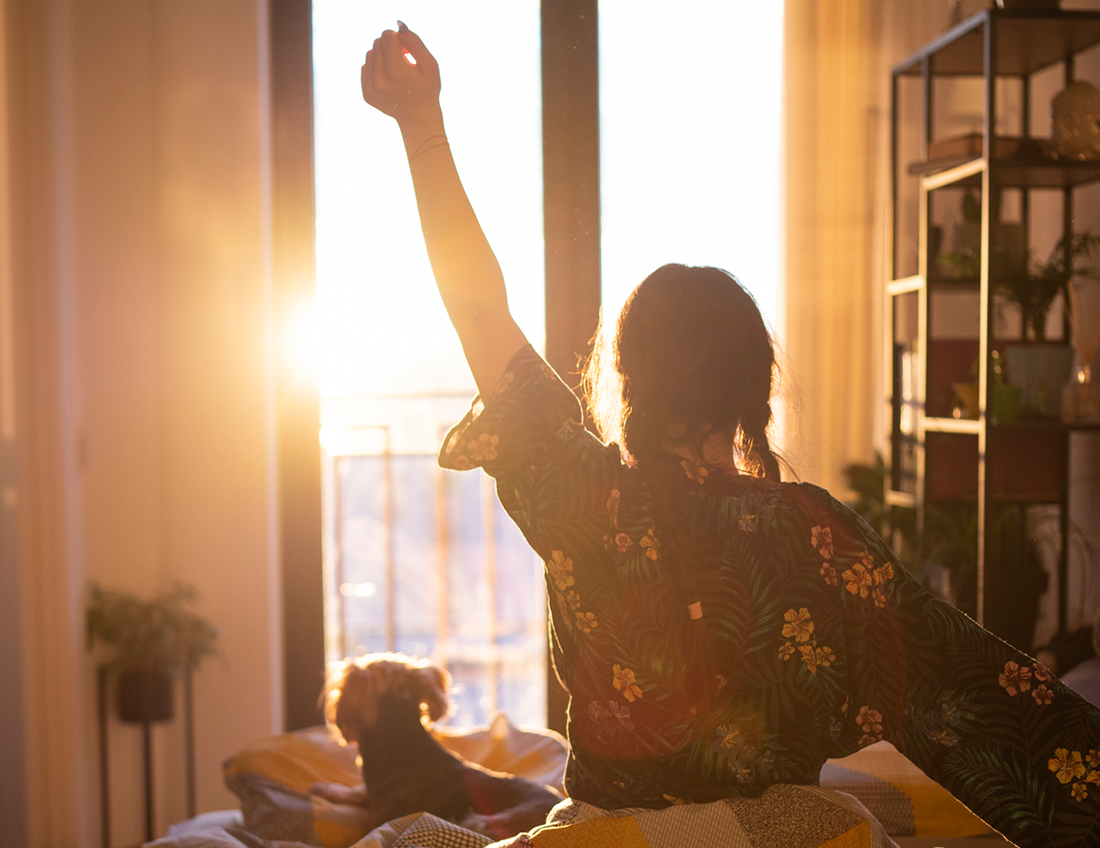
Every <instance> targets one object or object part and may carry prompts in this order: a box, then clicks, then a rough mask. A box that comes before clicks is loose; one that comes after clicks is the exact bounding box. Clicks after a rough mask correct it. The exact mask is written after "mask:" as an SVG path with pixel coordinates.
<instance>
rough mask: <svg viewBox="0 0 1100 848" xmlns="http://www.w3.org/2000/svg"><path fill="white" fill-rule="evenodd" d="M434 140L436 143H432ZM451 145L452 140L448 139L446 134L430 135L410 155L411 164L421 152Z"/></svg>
mask: <svg viewBox="0 0 1100 848" xmlns="http://www.w3.org/2000/svg"><path fill="white" fill-rule="evenodd" d="M433 141H434V142H436V143H435V144H432V143H431V142H433ZM449 145H450V142H448V141H447V136H445V135H432V136H428V137H427V138H426V139H424V140H423V141H422V142H420V144H419V145H418V146H417V148H416V150H414V151H413V153H412V155H411V156H410V157H409V164H412V161H413V159H415V158H416V157H417V156H419V155H420V154H421V153H427V152H428V151H429V150H434V149H435V148H437V147H444V146H449Z"/></svg>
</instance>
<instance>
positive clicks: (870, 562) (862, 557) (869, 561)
mask: <svg viewBox="0 0 1100 848" xmlns="http://www.w3.org/2000/svg"><path fill="white" fill-rule="evenodd" d="M859 561H860V562H861V563H863V567H864V568H866V569H867V570H868V571H873V570H874V568H875V558H874V557H873V556H871V554H870V553H868V552H867V551H860V552H859Z"/></svg>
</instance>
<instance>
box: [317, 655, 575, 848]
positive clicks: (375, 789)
mask: <svg viewBox="0 0 1100 848" xmlns="http://www.w3.org/2000/svg"><path fill="white" fill-rule="evenodd" d="M449 685H450V676H449V675H448V674H447V672H445V671H444V670H443V669H441V668H439V667H437V666H434V665H431V664H429V663H427V662H425V661H419V660H415V659H412V658H411V657H407V656H403V655H401V654H370V655H367V656H365V657H359V658H357V659H351V660H346V661H345V662H342V663H336V664H334V665H333V666H330V668H329V673H328V680H327V681H326V682H325V688H324V691H323V692H322V693H321V704H322V706H323V708H324V713H325V720H326V721H327V722H328V724H329V725H330V726H335V727H336V729H337V730H339V731H340V735H341V736H343V738H344V742H345V744H356V745H358V748H359V757H360V760H361V761H362V764H363V786H359V787H346V786H340V785H338V784H318V785H316V786H314V787H313V788H312V790H311V791H313V792H315V793H316V794H318V795H321V796H322V797H324V798H327V799H328V800H330V801H333V802H335V803H342V804H356V805H359V806H363V807H365V808H366V809H367V811H368V813H369V826H368V830H373V829H374V828H376V827H378V826H379V825H381V824H384V823H385V822H387V821H390V820H391V819H395V818H400V817H401V816H406V815H409V814H410V813H416V812H422V811H423V812H428V813H431V814H432V815H435V816H439V817H440V818H443V819H447V820H448V821H452V822H454V823H456V824H458V825H460V826H462V827H465V828H467V829H468V830H474V831H477V832H478V833H482V834H484V835H486V836H490V837H492V838H493V839H506V838H508V837H511V836H515V835H516V834H518V833H522V832H524V831H527V830H530V829H531V828H533V827H537V826H538V825H541V824H544V823H545V822H546V816H547V813H549V812H550V809H551V808H552V807H553V806H554V805H555V804H557V803H558V802H559V801H561V800H562V796H561V794H560V793H559V792H557V791H556V790H554V789H552V788H551V787H549V786H544V785H542V784H539V783H535V782H533V781H530V780H525V779H523V778H521V777H515V776H514V775H508V774H501V773H499V772H493V771H489V770H488V769H485V768H482V767H481V766H478V765H475V764H473V763H468V762H466V761H465V760H463V759H461V758H460V757H457V756H455V755H454V754H452V753H450V752H449V751H447V750H446V749H444V748H443V747H442V746H441V745H440V744H439V743H438V742H437V741H436V740H435V739H434V738H433V737H432V735H431V734H430V733H429V732H428V730H427V727H426V724H427V723H431V722H434V721H437V720H438V719H440V718H442V717H443V716H444V715H446V714H447V711H448V709H449V707H450V701H449V699H448V697H447V688H448V687H449Z"/></svg>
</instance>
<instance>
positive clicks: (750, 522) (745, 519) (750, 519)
mask: <svg viewBox="0 0 1100 848" xmlns="http://www.w3.org/2000/svg"><path fill="white" fill-rule="evenodd" d="M737 522H738V524H739V525H740V527H741V532H743V533H751V532H752V531H753V530H755V529H756V516H755V515H742V516H741V517H740V518H738V519H737Z"/></svg>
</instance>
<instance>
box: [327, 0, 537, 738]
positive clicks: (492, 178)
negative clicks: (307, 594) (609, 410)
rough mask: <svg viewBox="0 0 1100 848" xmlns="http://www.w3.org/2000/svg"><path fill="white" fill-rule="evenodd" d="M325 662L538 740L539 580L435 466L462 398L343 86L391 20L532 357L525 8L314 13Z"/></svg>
mask: <svg viewBox="0 0 1100 848" xmlns="http://www.w3.org/2000/svg"><path fill="white" fill-rule="evenodd" d="M313 7H314V86H315V89H314V99H315V127H314V129H315V158H316V186H317V265H318V286H317V287H318V318H319V325H320V327H321V328H322V331H321V334H320V342H321V345H322V347H321V375H320V377H321V391H322V419H323V425H324V426H323V428H322V446H323V448H324V451H325V471H326V473H325V516H326V539H325V541H326V550H325V582H326V611H325V613H326V645H327V653H328V656H329V659H339V658H342V657H344V656H347V655H350V654H357V653H358V654H362V653H368V652H375V651H386V650H398V651H403V652H406V653H411V654H414V655H417V656H422V657H429V658H431V659H432V660H434V661H435V662H438V663H440V664H442V665H445V666H446V667H447V668H448V669H449V670H450V671H451V673H452V675H453V676H454V680H455V687H454V691H453V693H452V694H453V696H454V700H455V702H456V711H455V715H454V717H453V720H454V721H457V722H459V723H462V724H476V723H481V722H484V721H485V720H486V719H487V718H488V717H489V715H490V714H491V713H492V712H493V711H494V710H497V709H503V710H504V711H505V712H507V713H508V715H509V717H510V718H511V719H512V720H513V721H517V722H520V723H526V724H532V725H541V724H544V723H545V721H546V706H545V705H546V686H545V682H546V671H545V654H546V647H545V645H546V631H545V590H544V588H543V585H542V578H541V564H540V563H539V562H538V560H537V558H536V557H535V555H534V554H533V553H532V552H531V550H530V548H528V547H527V545H526V543H525V542H524V541H523V538H522V536H521V535H520V533H519V531H518V530H517V529H516V527H515V525H514V524H512V522H511V520H510V519H508V517H507V516H506V515H505V514H504V512H503V510H502V509H501V507H500V505H499V503H498V502H497V500H496V497H495V495H494V494H493V492H492V488H491V481H489V480H488V478H486V477H485V476H484V475H482V474H480V473H466V474H455V473H452V472H445V471H442V470H441V469H440V468H439V467H438V465H437V463H436V458H435V455H436V451H437V449H438V446H439V443H440V441H441V440H442V436H443V434H444V432H445V431H446V428H447V426H448V425H449V424H452V423H454V422H455V421H457V420H458V418H459V417H461V415H462V414H463V413H464V412H465V409H466V408H467V407H468V405H469V399H470V397H471V396H472V395H473V392H474V385H473V380H472V379H471V377H470V375H469V372H468V370H467V367H466V363H465V360H464V359H463V357H462V353H461V349H460V347H459V344H458V339H457V337H456V335H455V333H454V331H453V330H452V329H451V326H450V322H449V321H448V320H447V316H446V313H445V312H444V310H443V307H442V305H441V303H440V301H439V297H438V295H437V294H436V292H435V284H434V282H433V280H432V275H431V268H430V266H429V264H428V260H427V255H426V253H425V250H424V245H423V241H422V239H421V236H420V226H419V222H418V219H417V214H416V203H415V198H414V195H413V190H412V182H411V180H410V178H409V173H408V167H407V165H406V163H405V155H404V150H403V148H402V145H401V139H400V135H399V133H398V130H397V125H396V124H395V123H394V122H393V121H392V120H391V119H389V118H387V117H385V116H383V115H380V114H378V113H377V112H375V111H374V110H373V109H371V108H370V107H368V106H366V105H365V104H364V103H363V102H362V98H361V94H360V90H359V67H360V65H361V64H362V61H363V56H364V54H365V52H366V50H367V49H369V47H370V46H371V43H372V42H373V40H374V38H376V37H377V36H378V34H379V33H380V32H381V31H382V30H383V29H386V28H391V29H392V28H395V27H396V21H397V18H398V17H401V19H402V20H404V21H405V23H407V24H408V25H409V26H410V27H411V28H412V29H414V30H416V31H417V32H418V34H419V35H420V36H421V37H422V38H423V39H424V42H425V44H427V45H428V47H429V49H430V50H431V51H432V52H433V54H434V55H435V57H436V58H437V59H438V61H439V63H440V67H441V71H442V76H443V95H442V97H443V107H444V112H445V115H446V119H447V133H448V136H449V138H450V142H451V148H452V151H453V153H454V156H455V160H456V161H457V162H458V165H459V169H460V171H461V172H462V175H463V178H464V180H465V183H466V186H467V190H468V192H469V194H470V198H471V200H472V201H473V203H474V207H475V208H476V209H477V210H478V215H479V218H480V220H481V223H482V226H483V227H484V229H485V231H486V233H487V234H488V236H489V238H490V241H491V242H492V243H493V247H494V248H495V249H496V252H497V256H498V258H499V259H500V262H501V266H502V267H503V269H504V274H505V278H506V279H507V280H508V284H509V299H510V303H511V305H512V309H513V312H514V313H515V314H516V317H517V320H518V321H519V323H520V324H521V326H523V328H524V330H525V331H526V332H527V334H528V338H530V339H531V341H532V342H533V343H534V344H535V345H536V346H538V347H541V346H542V343H543V320H544V319H543V314H544V312H543V284H542V281H543V246H542V165H541V161H542V160H541V146H542V133H541V126H540V120H541V101H540V96H539V79H540V73H539V9H538V2H537V0H497V2H481V3H479V4H477V6H476V13H475V10H474V8H473V7H471V6H470V5H468V4H457V3H453V2H446V0H423V1H422V2H419V3H417V4H415V5H410V4H409V3H407V2H401V3H398V2H385V0H371V1H370V2H363V0H314V4H313Z"/></svg>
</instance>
